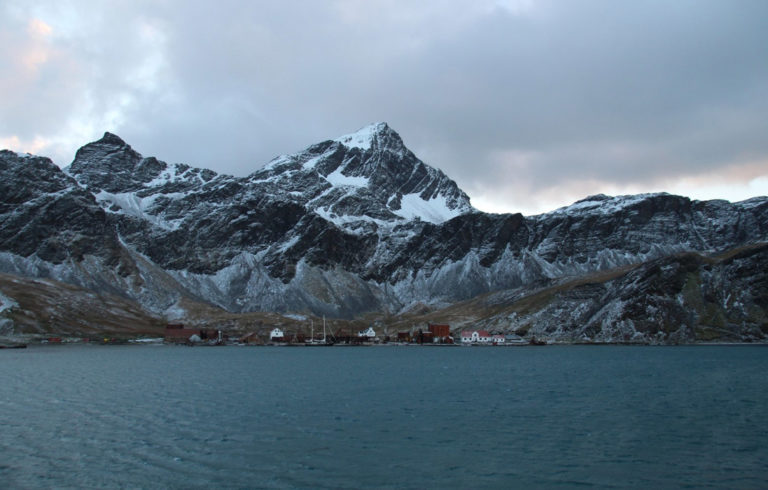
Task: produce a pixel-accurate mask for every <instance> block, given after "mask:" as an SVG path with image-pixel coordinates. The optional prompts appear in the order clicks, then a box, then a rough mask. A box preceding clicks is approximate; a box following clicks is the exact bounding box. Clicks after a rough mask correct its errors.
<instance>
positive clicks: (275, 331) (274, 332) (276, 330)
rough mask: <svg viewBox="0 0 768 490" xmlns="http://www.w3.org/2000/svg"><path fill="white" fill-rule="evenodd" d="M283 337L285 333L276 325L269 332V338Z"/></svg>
mask: <svg viewBox="0 0 768 490" xmlns="http://www.w3.org/2000/svg"><path fill="white" fill-rule="evenodd" d="M284 338H285V333H283V331H282V330H280V329H279V328H277V327H275V328H273V329H272V331H271V332H270V333H269V340H277V341H282V340H283V339H284Z"/></svg>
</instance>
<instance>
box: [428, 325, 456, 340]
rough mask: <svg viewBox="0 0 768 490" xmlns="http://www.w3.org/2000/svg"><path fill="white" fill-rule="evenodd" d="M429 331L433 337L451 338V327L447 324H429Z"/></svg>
mask: <svg viewBox="0 0 768 490" xmlns="http://www.w3.org/2000/svg"><path fill="white" fill-rule="evenodd" d="M429 331H430V332H432V335H434V336H435V337H439V338H443V337H450V336H451V326H450V325H448V324H447V323H430V324H429Z"/></svg>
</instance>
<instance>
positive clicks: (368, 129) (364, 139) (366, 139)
mask: <svg viewBox="0 0 768 490" xmlns="http://www.w3.org/2000/svg"><path fill="white" fill-rule="evenodd" d="M385 126H386V123H383V122H379V123H374V124H370V125H368V126H365V127H363V128H360V129H358V130H357V131H355V132H354V133H351V134H345V135H343V136H339V137H338V138H336V139H334V140H333V141H336V142H339V143H341V144H342V145H344V146H346V147H347V148H359V149H361V150H364V151H365V150H370V149H371V144H372V143H373V139H374V137H375V136H376V135H377V134H378V133H380V132H381V131H382V129H383V128H384V127H385Z"/></svg>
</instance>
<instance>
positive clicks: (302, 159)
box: [0, 123, 768, 340]
mask: <svg viewBox="0 0 768 490" xmlns="http://www.w3.org/2000/svg"><path fill="white" fill-rule="evenodd" d="M0 175H1V176H2V179H0V191H2V194H1V195H0V272H4V273H6V274H11V275H14V276H20V277H27V278H44V279H47V280H53V281H60V282H62V283H66V284H69V285H72V286H75V287H78V288H82V289H83V290H86V291H96V292H99V293H101V294H108V295H112V296H114V297H121V298H124V299H125V300H126V301H131V302H134V303H135V304H136V305H138V306H137V307H138V308H141V309H143V310H144V311H145V312H147V314H150V315H153V316H154V317H156V318H165V319H169V320H170V319H177V320H178V319H181V320H185V319H188V318H189V317H190V316H191V313H190V307H189V305H190V304H197V305H209V307H211V308H220V309H222V310H224V311H227V312H232V313H244V312H259V311H261V312H277V313H286V314H288V313H293V314H296V313H312V314H316V315H327V316H328V317H339V318H349V319H352V318H357V319H360V318H364V317H366V318H367V317H368V316H371V315H373V316H376V315H380V316H383V317H386V318H390V319H392V321H397V319H398V318H399V319H405V318H411V316H412V315H413V314H414V312H415V311H417V310H422V309H424V308H426V309H427V310H429V311H431V312H436V311H439V310H441V309H444V308H452V307H456V306H457V305H461V304H464V303H465V302H467V301H470V302H471V301H473V298H481V297H484V295H487V294H501V295H502V297H507V298H512V299H514V298H518V299H519V298H520V295H521V294H522V295H523V296H525V295H526V294H528V293H530V292H531V291H536V290H540V289H541V288H545V289H546V288H558V287H562V285H563V284H569V283H572V282H573V281H578V280H580V278H585V277H591V276H594V275H600V274H613V273H615V272H616V271H624V272H626V268H628V267H630V268H636V267H640V266H646V265H647V264H652V263H654V261H657V260H669V258H670V257H678V256H680V254H697V256H700V257H702V259H701V260H705V261H706V260H710V259H709V257H716V256H719V255H722V254H724V253H728V251H730V250H734V249H739V248H741V247H745V246H751V245H755V244H760V243H762V242H766V241H768V240H767V238H766V237H768V199H766V198H755V199H751V200H748V201H744V202H741V203H729V202H727V201H704V202H702V201H692V200H690V199H688V198H685V197H680V196H673V195H668V194H663V193H661V194H643V195H637V196H618V197H609V196H604V195H598V196H591V197H588V198H586V199H584V200H582V201H579V202H577V203H574V204H573V205H571V206H568V207H565V208H562V209H558V210H556V211H553V212H551V213H546V214H542V215H538V216H530V217H524V216H522V215H521V214H487V213H482V212H480V211H477V210H475V209H474V208H472V206H471V204H470V201H469V198H468V197H467V195H466V194H465V193H464V192H463V191H461V189H459V188H458V186H457V185H456V183H455V182H453V181H452V180H451V179H449V178H448V177H447V176H446V175H445V174H443V173H442V172H441V171H439V170H437V169H435V168H432V167H430V166H428V165H426V164H425V163H424V162H422V161H421V160H419V159H418V158H417V157H416V156H415V155H414V154H413V153H412V152H411V151H410V150H408V148H407V147H406V146H405V145H404V143H403V141H402V139H401V138H400V136H399V135H398V134H397V133H396V132H395V131H393V130H392V129H391V128H390V127H389V126H388V125H387V124H385V123H376V124H372V125H370V126H367V127H364V128H362V129H360V130H359V131H357V132H355V133H352V134H349V135H344V136H341V137H339V138H336V139H333V140H328V141H324V142H321V143H318V144H315V145H312V146H310V147H309V148H307V149H305V150H303V151H301V152H298V153H295V154H291V155H283V156H280V157H278V158H275V159H274V160H272V161H271V162H269V163H268V164H267V165H266V166H264V167H263V168H260V169H258V170H256V171H255V172H253V173H252V174H250V175H248V176H246V177H234V176H230V175H220V174H217V173H215V172H213V171H211V170H206V169H198V168H192V167H190V166H188V165H184V164H178V163H177V164H168V163H166V162H163V161H161V160H158V159H156V158H154V157H143V156H142V155H141V154H139V153H138V152H136V151H135V150H134V149H133V148H132V147H131V146H130V145H128V144H127V143H126V142H125V141H123V140H122V139H120V138H119V137H118V136H116V135H113V134H110V133H105V134H104V136H103V137H102V138H101V139H100V140H98V141H95V142H92V143H89V144H87V145H85V146H83V147H82V148H80V150H78V151H77V154H76V155H75V159H74V161H73V162H72V163H71V165H70V166H69V167H67V168H66V169H64V170H61V169H59V168H58V167H57V166H56V165H54V164H53V163H52V162H51V161H50V160H49V159H47V158H44V157H36V156H31V155H19V154H16V153H13V152H10V151H2V152H0ZM711 260H714V259H711ZM633 270H634V269H633ZM718 270H719V269H718ZM718 274H719V273H718ZM716 275H717V274H716ZM758 275H759V273H758ZM622 277H623V276H622ZM707 277H710V276H707ZM705 282H706V281H705ZM759 283H760V281H759V280H758V281H757V283H756V284H759ZM702 284H704V283H702ZM734 284H735V283H734ZM605 287H606V288H607V289H606V291H613V292H615V291H617V290H618V289H620V286H619V282H615V281H614V282H612V283H610V284H609V285H606V286H605ZM650 287H651V286H650V285H649V286H648V288H650ZM701 287H704V286H703V285H702V286H701ZM755 287H757V286H755ZM617 288H618V289H617ZM596 291H597V290H596ZM600 291H602V290H600ZM0 292H3V294H5V290H2V289H0ZM595 294H597V293H595ZM664 294H666V296H665V297H673V296H674V295H675V294H679V293H673V291H672V290H669V291H666V293H664ZM633 295H634V296H633V297H636V298H645V299H647V298H650V295H651V291H650V289H648V290H646V289H644V288H639V289H638V290H637V291H635V292H634V293H633ZM670 295H671V296H670ZM6 296H8V295H7V294H6ZM609 296H610V295H608V293H607V292H603V293H601V295H600V296H599V298H597V299H593V300H591V301H594V302H595V304H596V305H604V304H608V303H610V301H612V300H610V297H609ZM553 298H554V297H553ZM558 298H559V296H558ZM754 298H755V299H754V301H753V303H755V302H757V306H756V307H757V308H762V307H763V306H761V305H762V303H760V302H761V301H763V299H764V297H763V296H761V294H760V293H755V295H754ZM761 298H763V299H761ZM645 299H643V300H642V301H645ZM13 300H15V298H13V297H10V298H9V301H13ZM510 301H511V299H510ZM9 304H10V303H9ZM548 304H549V303H548ZM553 304H554V303H553ZM1 309H2V308H0V310H1ZM593 309H594V308H593ZM563 311H565V310H563ZM569 311H570V310H569ZM622 311H624V310H622ZM632 312H634V313H632ZM0 315H2V312H0ZM478 315H479V316H478ZM478 315H475V316H469V317H467V318H468V319H471V321H478V322H481V321H486V320H487V321H488V322H489V323H488V324H489V325H491V324H492V325H493V328H495V329H496V330H499V331H513V330H516V329H519V328H520V326H519V324H518V323H515V321H513V320H511V319H509V318H507V319H506V320H503V321H502V320H498V319H497V320H494V321H490V320H488V319H487V318H486V316H483V315H481V314H478ZM627 315H629V317H632V315H636V316H637V317H638V321H639V319H640V318H646V317H648V315H649V314H648V313H647V312H645V310H642V309H635V310H631V311H630V313H627ZM726 317H727V315H726ZM483 318H486V319H485V320H483ZM569 318H570V317H569ZM606 318H608V317H606ZM611 318H612V319H611V320H610V322H613V323H611V325H613V324H614V323H615V322H617V321H619V320H615V319H613V317H611ZM727 318H731V317H727ZM750 318H752V319H751V320H749V321H750V322H751V323H750V325H752V324H754V325H753V326H754V328H757V329H758V330H759V329H760V328H761V327H760V326H759V325H757V324H755V321H757V320H755V319H754V317H753V316H752V317H750ZM468 321H469V320H468ZM583 321H584V319H583V318H581V317H579V318H574V319H573V323H574V325H581V324H582V323H583ZM702 321H703V320H702ZM728 321H729V322H731V321H736V320H732V319H729V320H728ZM745 321H746V320H745ZM555 322H556V316H552V315H550V316H546V322H544V323H546V324H548V325H549V324H553V323H555ZM606 322H608V320H606ZM610 322H609V323H610ZM459 323H461V322H459ZM459 323H456V324H457V325H458V324H459ZM465 323H466V322H465ZM600 325H601V329H603V330H604V331H605V332H608V331H609V330H610V328H612V327H610V326H608V324H607V323H605V322H603V323H600ZM609 327H610V328H609ZM531 328H533V327H531ZM535 328H544V330H542V331H541V332H540V334H541V335H543V334H548V335H550V336H551V337H553V338H554V337H557V338H569V339H571V340H572V339H574V338H576V337H573V336H572V335H571V333H572V332H574V331H577V330H578V328H576V327H573V328H571V327H568V328H567V329H568V331H569V332H571V333H569V334H568V335H565V334H564V333H562V329H561V330H560V331H557V330H553V331H552V332H549V331H548V330H546V328H549V327H546V328H545V327H542V326H541V325H539V326H536V327H535ZM535 328H534V330H535ZM579 328H581V327H579ZM750 328H752V327H750ZM590 332H591V331H590ZM646 333H647V332H646ZM646 333H642V334H641V336H643V338H644V339H646V340H648V339H649V338H650V337H648V335H650V334H647V335H646ZM667 334H669V332H667ZM585 335H586V337H589V338H605V339H608V338H610V339H613V340H616V339H619V338H623V336H620V335H613V334H610V335H608V334H607V333H606V334H605V335H603V337H601V336H600V335H597V334H595V335H592V334H589V335H587V334H585ZM586 337H585V338H586ZM668 337H669V338H670V339H672V338H673V336H671V334H670V335H668ZM579 338H581V337H579ZM665 338H667V337H665Z"/></svg>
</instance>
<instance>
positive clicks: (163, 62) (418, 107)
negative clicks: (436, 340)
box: [0, 0, 768, 214]
mask: <svg viewBox="0 0 768 490" xmlns="http://www.w3.org/2000/svg"><path fill="white" fill-rule="evenodd" d="M0 20H1V21H2V24H1V25H2V28H0V148H10V149H12V150H15V151H23V152H31V153H35V154H40V155H46V156H49V157H51V158H52V159H53V160H54V161H55V162H56V163H57V164H59V165H60V166H62V167H63V166H66V165H68V164H69V163H70V162H71V161H72V159H73V157H74V154H75V151H76V150H77V148H79V147H80V146H82V145H83V144H85V143H87V142H89V141H93V140H96V139H98V138H100V137H101V135H102V134H103V133H104V131H110V132H114V133H116V134H118V135H120V136H121V137H122V138H123V139H124V140H126V141H127V142H128V143H130V144H131V145H132V146H133V147H134V148H135V149H136V150H137V151H139V152H140V153H142V154H143V155H145V156H156V157H158V158H159V159H161V160H165V161H168V162H184V163H188V164H190V165H194V166H198V167H205V168H210V169H213V170H216V171H217V172H223V173H229V174H234V175H239V176H243V175H247V174H249V173H250V172H252V171H254V170H256V169H258V168H259V167H261V166H263V165H264V164H265V163H267V161H269V160H270V159H272V158H273V157H275V156H277V155H279V154H283V153H292V152H295V151H299V150H302V149H303V148H305V147H307V146H309V145H311V144H313V143H316V142H319V141H322V140H325V139H330V138H334V137H336V136H339V135H342V134H345V133H350V132H353V131H354V130H356V129H357V128H359V127H361V126H365V125H367V124H369V123H371V122H376V121H386V122H388V123H389V125H390V126H391V127H392V128H393V129H394V130H396V131H397V132H398V133H400V135H401V136H402V138H403V140H404V141H405V144H406V145H407V146H408V147H409V148H410V149H411V150H413V151H414V153H416V155H417V156H418V157H419V158H421V159H422V160H424V161H425V162H426V163H427V164H430V165H432V166H435V167H438V168H440V169H442V170H443V171H444V172H445V173H446V174H448V175H449V176H450V177H451V178H453V179H454V180H455V181H456V182H457V183H458V184H459V186H460V187H461V188H462V189H464V190H465V191H466V192H467V194H469V196H470V198H471V199H472V203H473V204H474V205H475V206H476V207H478V208H480V209H482V210H485V211H493V212H517V211H520V212H523V213H524V214H535V213H539V212H544V211H548V210H552V209H554V208H557V207H559V206H563V205H566V204H569V203H571V202H573V201H575V200H578V199H581V198H583V197H586V196H587V195H590V194H596V193H605V194H611V195H617V194H630V193H638V192H655V191H667V192H672V193H678V194H684V195H688V196H691V197H693V198H697V199H711V198H716V197H720V198H726V199H729V200H734V201H735V200H741V199H746V198H749V197H753V196H756V195H766V194H768V1H765V0H754V1H743V0H719V1H706V0H695V1H685V0H674V1H669V0H663V1H637V0H634V1H617V0H604V1H579V0H562V1H558V2H554V1H535V0H496V1H494V0H467V1H449V0H435V1H419V2H414V1H413V0H402V1H401V0H381V1H379V0H336V1H322V0H314V1H305V2H303V1H292V2H291V1H274V2H259V1H225V0H217V1H215V2H214V1H210V2H202V1H199V2H191V1H186V0H185V1H182V0H154V1H141V0H131V1H123V2H116V1H115V2H109V1H78V0H72V1H66V0H55V1H50V2H46V1H34V0H32V1H30V0H19V1H17V0H0Z"/></svg>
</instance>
